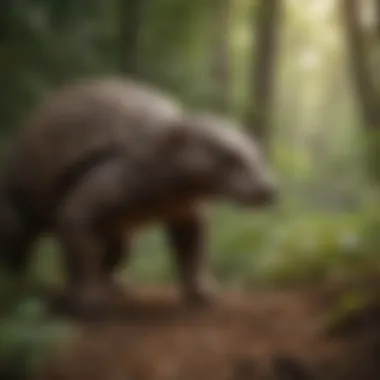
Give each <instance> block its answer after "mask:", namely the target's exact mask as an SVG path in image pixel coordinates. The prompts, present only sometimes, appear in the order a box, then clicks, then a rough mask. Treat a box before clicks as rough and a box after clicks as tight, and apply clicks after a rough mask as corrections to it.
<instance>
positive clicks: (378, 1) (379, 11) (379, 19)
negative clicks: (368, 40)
mask: <svg viewBox="0 0 380 380" xmlns="http://www.w3.org/2000/svg"><path fill="white" fill-rule="evenodd" d="M373 1H374V2H375V4H374V8H375V13H376V30H377V37H378V39H379V40H380V0H373Z"/></svg>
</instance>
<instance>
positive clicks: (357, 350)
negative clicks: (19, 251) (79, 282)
mask: <svg viewBox="0 0 380 380" xmlns="http://www.w3.org/2000/svg"><path fill="white" fill-rule="evenodd" d="M345 290H347V288H342V287H334V286H330V287H329V288H327V287H324V288H322V287H318V288H317V287H314V288H309V289H305V288H302V289H287V290H260V291H259V290H258V291H256V292H250V293H232V292H229V293H228V292H226V293H225V294H224V295H223V297H222V299H221V300H220V301H219V303H218V304H217V305H214V306H213V307H212V308H204V309H189V308H188V307H186V306H185V305H183V304H181V303H180V302H179V300H178V299H176V297H175V296H174V293H173V292H172V291H171V290H170V289H160V290H151V289H145V290H141V291H140V293H139V294H138V295H137V296H136V299H135V300H134V301H131V300H130V299H128V301H125V303H124V304H123V311H122V312H120V313H119V314H118V315H115V316H114V317H113V318H109V319H108V320H103V321H102V322H100V321H98V322H94V321H93V322H83V321H76V322H75V323H76V324H77V325H78V326H79V327H80V334H79V335H78V337H77V339H76V340H75V342H74V343H73V344H72V345H70V346H69V347H66V349H65V350H64V351H61V352H60V353H59V354H54V353H52V357H51V358H50V359H49V360H48V362H47V363H46V366H45V367H44V371H43V373H42V376H41V379H42V380H129V379H130V380H214V379H215V380H224V379H225V380H248V379H257V380H261V379H265V380H269V379H273V380H274V379H284V380H285V379H289V380H290V379H294V380H303V379H323V380H329V379H339V380H340V379H342V380H343V379H344V380H350V379H352V380H358V379H362V380H372V379H373V380H375V379H376V380H378V379H380V307H379V306H378V305H377V303H373V304H371V305H368V306H367V307H366V308H360V310H359V309H358V310H356V312H355V313H349V314H348V315H347V316H346V317H345V318H342V319H340V320H339V322H338V323H335V324H332V323H331V310H332V309H333V308H334V306H336V305H337V303H338V300H339V299H340V295H341V293H342V291H345ZM122 303H123V302H121V304H122ZM379 304H380V303H379Z"/></svg>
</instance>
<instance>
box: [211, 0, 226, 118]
mask: <svg viewBox="0 0 380 380" xmlns="http://www.w3.org/2000/svg"><path fill="white" fill-rule="evenodd" d="M214 7H215V12H214V25H213V30H212V32H213V38H212V44H213V46H212V57H211V70H210V71H211V72H210V76H211V79H212V85H213V88H214V91H213V94H215V97H216V103H217V108H220V109H222V110H224V111H226V110H227V109H228V106H229V95H230V93H229V60H228V31H229V29H228V26H229V12H230V1H229V0H220V2H219V3H217V4H215V6H214Z"/></svg>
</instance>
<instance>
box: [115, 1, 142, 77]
mask: <svg viewBox="0 0 380 380" xmlns="http://www.w3.org/2000/svg"><path fill="white" fill-rule="evenodd" d="M120 1H121V5H120V7H121V11H120V70H121V72H122V73H124V74H128V75H131V76H137V75H138V74H139V71H140V70H139V36H140V29H141V22H142V15H141V11H142V0H120Z"/></svg>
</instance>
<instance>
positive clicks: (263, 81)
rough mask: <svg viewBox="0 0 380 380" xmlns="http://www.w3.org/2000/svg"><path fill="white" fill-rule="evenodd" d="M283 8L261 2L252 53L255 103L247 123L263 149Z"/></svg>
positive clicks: (252, 98) (276, 3) (277, 2)
mask: <svg viewBox="0 0 380 380" xmlns="http://www.w3.org/2000/svg"><path fill="white" fill-rule="evenodd" d="M281 7H282V1H281V0H260V1H259V4H258V6H257V9H255V13H256V22H255V23H254V37H255V38H254V41H255V49H253V56H254V61H255V65H254V67H253V72H252V82H251V83H252V84H251V94H250V102H252V103H251V104H250V106H249V107H248V112H247V118H246V121H247V123H248V126H249V128H252V131H253V132H254V133H255V135H256V136H257V137H258V138H259V139H261V140H262V142H263V144H264V145H266V143H267V139H268V134H269V128H270V122H271V111H272V110H271V107H272V98H273V96H272V95H273V84H274V76H275V58H276V56H275V53H276V50H277V34H278V27H279V22H280V19H281V13H282V12H281Z"/></svg>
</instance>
